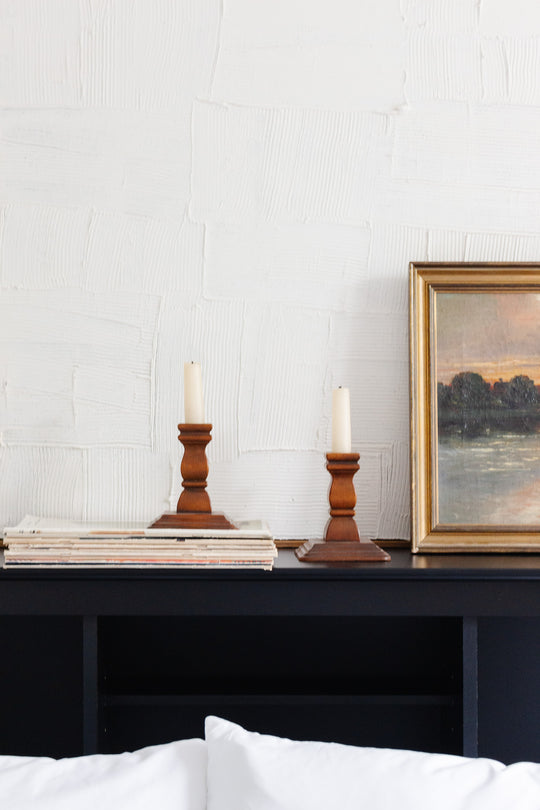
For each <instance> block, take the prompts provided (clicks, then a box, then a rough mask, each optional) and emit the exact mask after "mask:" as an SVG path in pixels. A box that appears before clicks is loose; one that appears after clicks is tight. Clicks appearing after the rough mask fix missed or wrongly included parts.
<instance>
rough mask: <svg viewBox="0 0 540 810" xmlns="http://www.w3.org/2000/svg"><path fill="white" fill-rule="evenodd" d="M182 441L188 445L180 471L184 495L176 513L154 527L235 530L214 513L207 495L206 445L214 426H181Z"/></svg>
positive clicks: (180, 436)
mask: <svg viewBox="0 0 540 810" xmlns="http://www.w3.org/2000/svg"><path fill="white" fill-rule="evenodd" d="M178 430H179V431H180V435H179V437H178V441H180V442H181V443H182V444H183V445H184V455H183V458H182V464H181V467H180V471H181V473H182V493H181V495H180V497H179V498H178V503H177V505H176V512H165V514H164V515H162V516H161V517H160V518H159V519H158V520H156V522H155V523H152V526H151V528H152V529H154V528H174V529H234V528H235V527H234V526H233V524H232V523H231V522H230V521H229V520H227V518H226V517H225V515H223V514H221V513H220V512H212V506H211V504H210V498H209V496H208V493H207V492H206V486H207V483H206V479H207V477H208V459H207V458H206V445H207V444H209V442H210V441H211V440H212V437H211V435H210V432H211V430H212V425H209V424H208V425H206V424H182V425H178Z"/></svg>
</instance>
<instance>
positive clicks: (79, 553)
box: [3, 515, 277, 571]
mask: <svg viewBox="0 0 540 810" xmlns="http://www.w3.org/2000/svg"><path fill="white" fill-rule="evenodd" d="M3 542H4V549H5V550H4V568H15V567H17V568H21V567H25V568H30V567H31V568H34V567H37V566H39V567H47V568H64V567H68V566H69V567H70V568H261V569H264V570H267V571H269V570H271V568H272V566H273V564H274V559H275V557H276V556H277V550H276V546H275V543H274V539H273V537H272V535H271V533H270V530H269V529H268V527H267V526H266V525H265V524H264V523H262V522H261V521H243V522H240V523H238V527H237V528H235V529H223V530H218V531H216V530H215V529H174V528H167V529H151V528H148V527H147V526H146V525H145V524H143V523H76V522H73V521H67V520H55V519H51V518H41V517H35V516H33V515H27V516H26V517H24V518H23V519H22V520H21V522H20V523H18V524H17V525H16V526H13V527H11V528H7V529H4V540H3Z"/></svg>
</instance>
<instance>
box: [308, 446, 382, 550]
mask: <svg viewBox="0 0 540 810" xmlns="http://www.w3.org/2000/svg"><path fill="white" fill-rule="evenodd" d="M359 458H360V456H359V455H358V453H327V454H326V459H327V464H326V469H327V470H328V472H329V473H330V475H331V476H332V483H331V485H330V491H329V494H328V499H329V501H330V520H329V521H328V523H327V524H326V533H325V539H324V540H308V541H307V542H306V543H304V544H303V545H302V546H300V547H299V548H297V549H296V552H295V554H296V556H297V557H298V559H299V560H300V561H301V562H386V561H387V560H389V559H390V555H389V554H388V553H387V552H386V551H383V550H382V549H381V548H379V546H377V545H376V544H375V543H373V542H372V541H371V540H360V536H359V534H358V528H357V526H356V523H355V520H354V507H355V506H356V493H355V491H354V483H353V477H354V475H355V473H357V472H358V470H359V469H360V466H359V464H358V460H359Z"/></svg>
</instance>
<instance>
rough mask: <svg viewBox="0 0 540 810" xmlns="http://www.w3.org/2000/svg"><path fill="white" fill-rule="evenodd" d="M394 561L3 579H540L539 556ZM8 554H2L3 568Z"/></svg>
mask: <svg viewBox="0 0 540 810" xmlns="http://www.w3.org/2000/svg"><path fill="white" fill-rule="evenodd" d="M390 554H391V557H392V559H391V560H390V562H381V563H344V564H341V563H306V562H299V561H298V560H297V559H296V556H295V554H294V551H293V550H292V549H280V550H279V554H278V557H277V559H276V561H275V563H274V569H273V571H259V570H256V569H247V568H246V569H240V570H236V569H221V570H219V569H189V568H187V569H186V568H183V569H176V568H175V569H171V568H166V569H158V568H94V569H92V568H68V567H66V568H10V569H4V568H1V569H0V584H1V583H2V581H4V582H5V581H13V580H39V579H48V580H50V579H61V580H65V579H79V580H80V579H84V580H110V579H137V580H148V579H193V578H195V579H199V578H203V579H210V580H211V579H246V578H248V579H263V580H264V579H267V580H276V579H280V580H282V579H294V580H310V579H325V580H328V579H332V580H357V581H363V580H396V579H398V580H409V581H410V580H415V581H419V580H455V581H463V580H470V579H473V580H486V579H491V580H497V579H500V580H538V581H539V582H540V553H539V554H411V553H410V552H409V551H408V550H407V549H391V550H390ZM1 564H3V555H2V553H1V552H0V565H1Z"/></svg>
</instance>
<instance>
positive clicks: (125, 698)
mask: <svg viewBox="0 0 540 810" xmlns="http://www.w3.org/2000/svg"><path fill="white" fill-rule="evenodd" d="M460 699H461V698H460V696H458V695H435V694H428V695H421V694H408V695H406V694H396V695H390V694H389V695H358V694H354V695H349V694H346V695H345V694H343V695H335V694H332V695H329V694H320V695H315V694H313V695H312V694H309V695H299V694H296V693H295V694H283V695H279V694H275V695H271V694H260V695H257V694H246V695H244V694H242V695H240V694H232V695H230V694H229V695H223V694H200V695H199V694H197V695H191V694H185V695H147V694H142V695H108V694H102V696H101V698H100V702H101V705H102V706H103V707H104V708H106V707H109V706H196V705H200V706H207V705H211V704H219V705H222V706H237V705H239V704H241V705H244V706H251V705H253V706H320V705H324V706H456V705H458V703H459V701H460Z"/></svg>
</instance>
